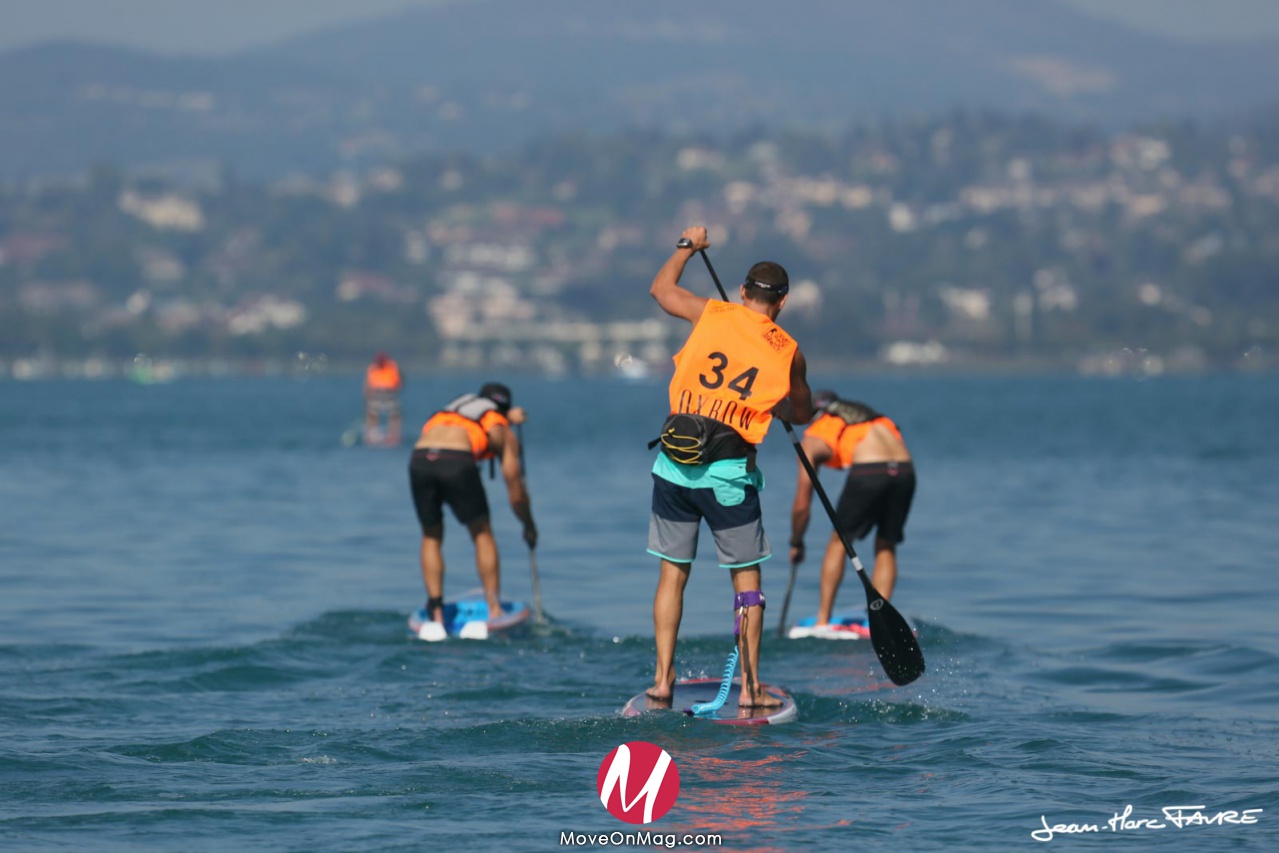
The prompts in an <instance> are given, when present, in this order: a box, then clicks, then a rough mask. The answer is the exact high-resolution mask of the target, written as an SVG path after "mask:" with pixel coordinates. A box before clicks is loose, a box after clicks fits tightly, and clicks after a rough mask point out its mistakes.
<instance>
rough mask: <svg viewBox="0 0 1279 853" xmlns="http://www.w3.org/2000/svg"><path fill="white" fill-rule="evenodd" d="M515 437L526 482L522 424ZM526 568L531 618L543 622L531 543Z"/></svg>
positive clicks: (516, 430)
mask: <svg viewBox="0 0 1279 853" xmlns="http://www.w3.org/2000/svg"><path fill="white" fill-rule="evenodd" d="M515 439H516V440H517V441H518V442H519V443H520V476H522V477H523V478H524V481H525V483H527V482H528V469H527V468H525V467H524V424H516V425H515ZM528 570H529V574H530V575H531V576H532V579H533V620H534V621H536V622H543V621H545V620H544V618H543V617H542V584H541V581H540V580H538V577H537V557H536V556H535V555H534V553H533V546H531V545H530V546H529V549H528Z"/></svg>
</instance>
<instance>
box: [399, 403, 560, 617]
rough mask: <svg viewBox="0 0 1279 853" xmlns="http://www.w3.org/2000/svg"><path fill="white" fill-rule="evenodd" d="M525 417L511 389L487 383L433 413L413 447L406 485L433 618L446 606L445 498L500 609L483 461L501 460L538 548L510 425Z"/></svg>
mask: <svg viewBox="0 0 1279 853" xmlns="http://www.w3.org/2000/svg"><path fill="white" fill-rule="evenodd" d="M525 420H526V416H525V412H524V410H523V409H522V408H520V407H519V406H512V405H511V389H510V388H508V387H506V386H505V385H501V384H499V383H496V382H490V383H488V384H486V385H484V386H483V387H482V388H480V390H479V393H478V394H463V395H462V396H460V397H458V398H457V399H455V400H452V401H450V402H449V403H448V404H447V405H446V406H444V407H443V408H442V409H440V411H438V412H436V413H435V414H434V415H432V416H431V418H430V419H429V420H428V421H427V422H426V424H425V425H423V427H422V433H421V435H420V436H419V437H418V440H417V444H415V445H414V447H413V455H412V456H411V457H410V459H409V484H410V486H411V488H412V493H413V505H414V508H415V509H416V512H417V519H418V524H419V525H420V526H421V528H422V547H421V561H422V581H423V583H424V584H425V585H426V597H427V598H426V611H427V613H428V614H429V615H430V617H431V619H433V620H435V621H436V622H441V621H442V619H443V612H444V553H443V544H444V505H445V504H448V506H449V508H450V509H451V510H452V511H453V515H454V517H456V518H457V520H458V521H459V522H461V523H462V524H463V525H464V526H465V527H466V529H467V532H469V533H470V534H471V541H472V542H473V543H474V545H475V568H476V571H477V572H478V573H479V576H480V583H481V584H482V585H483V587H484V598H485V600H486V601H487V603H488V608H489V610H488V612H489V618H490V619H493V618H495V617H496V616H497V615H498V614H501V613H502V612H503V610H502V602H501V569H500V565H499V561H498V553H497V542H496V540H495V539H494V538H493V528H492V526H491V523H490V517H489V505H488V498H487V496H486V495H485V492H484V483H483V481H482V480H481V478H480V469H479V464H478V463H479V462H480V461H482V460H485V459H499V460H501V466H502V478H503V479H504V480H505V481H506V492H507V495H508V497H509V498H510V502H511V509H512V510H513V511H514V513H515V517H516V518H517V519H519V521H520V524H522V525H523V526H524V541H525V543H527V544H528V546H529V548H535V547H537V526H536V525H535V524H534V523H533V512H532V508H531V506H530V501H529V494H528V488H527V486H526V485H525V483H524V471H523V469H522V467H521V463H520V443H519V438H518V437H517V435H516V433H515V430H514V429H512V426H513V425H516V424H521V423H523V422H524V421H525Z"/></svg>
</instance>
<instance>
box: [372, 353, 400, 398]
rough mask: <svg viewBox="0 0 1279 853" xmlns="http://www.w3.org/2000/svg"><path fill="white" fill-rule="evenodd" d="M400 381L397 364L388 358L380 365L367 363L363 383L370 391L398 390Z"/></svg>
mask: <svg viewBox="0 0 1279 853" xmlns="http://www.w3.org/2000/svg"><path fill="white" fill-rule="evenodd" d="M402 381H403V380H402V379H401V378H400V368H399V365H397V364H396V363H395V362H394V361H391V360H390V359H387V362H386V364H384V365H383V366H382V367H378V366H377V365H376V364H371V365H369V369H368V372H367V373H366V374H365V376H364V384H365V385H366V386H368V389H369V390H370V391H399V390H400V385H401V384H402Z"/></svg>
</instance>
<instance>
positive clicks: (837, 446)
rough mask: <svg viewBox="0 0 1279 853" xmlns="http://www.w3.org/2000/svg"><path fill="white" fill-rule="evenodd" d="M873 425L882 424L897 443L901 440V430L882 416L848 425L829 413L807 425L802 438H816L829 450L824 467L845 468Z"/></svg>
mask: <svg viewBox="0 0 1279 853" xmlns="http://www.w3.org/2000/svg"><path fill="white" fill-rule="evenodd" d="M875 424H883V425H884V426H886V427H888V429H889V430H890V431H892V433H893V435H895V436H897V439H898V440H899V441H900V440H902V434H901V430H899V429H898V428H897V424H895V423H893V422H892V420H891V419H890V418H888V417H885V416H884V415H879V416H878V417H875V418H872V419H870V420H868V421H862V422H861V423H856V424H850V423H848V421H846V420H844V419H843V418H841V417H840V416H838V415H832V414H829V413H828V414H824V415H822V416H821V417H819V418H818V419H817V420H815V421H813V422H812V423H811V424H809V427H808V429H806V430H804V438H809V437H810V436H811V437H812V438H816V439H817V440H818V441H821V442H822V443H824V444H825V445H826V446H827V447H829V448H830V449H831V454H830V458H829V459H827V460H826V465H828V466H830V467H831V468H847V467H848V466H849V465H852V464H853V454H854V453H856V452H857V445H859V444H861V443H862V441H863V440H864V439H865V438H866V436H867V435H868V434H869V433H870V431H871V428H872V427H873V426H875Z"/></svg>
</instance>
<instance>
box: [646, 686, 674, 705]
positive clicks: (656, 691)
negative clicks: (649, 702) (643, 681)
mask: <svg viewBox="0 0 1279 853" xmlns="http://www.w3.org/2000/svg"><path fill="white" fill-rule="evenodd" d="M673 693H674V689H673V688H672V686H671V685H670V684H661V683H657V684H654V685H653V686H652V687H650V688H648V689H647V690H645V691H644V695H645V696H647V697H648V698H649V699H655V700H657V701H659V702H665V703H666V704H667V705H668V706H669V705H670V702H671V696H672V695H673Z"/></svg>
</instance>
